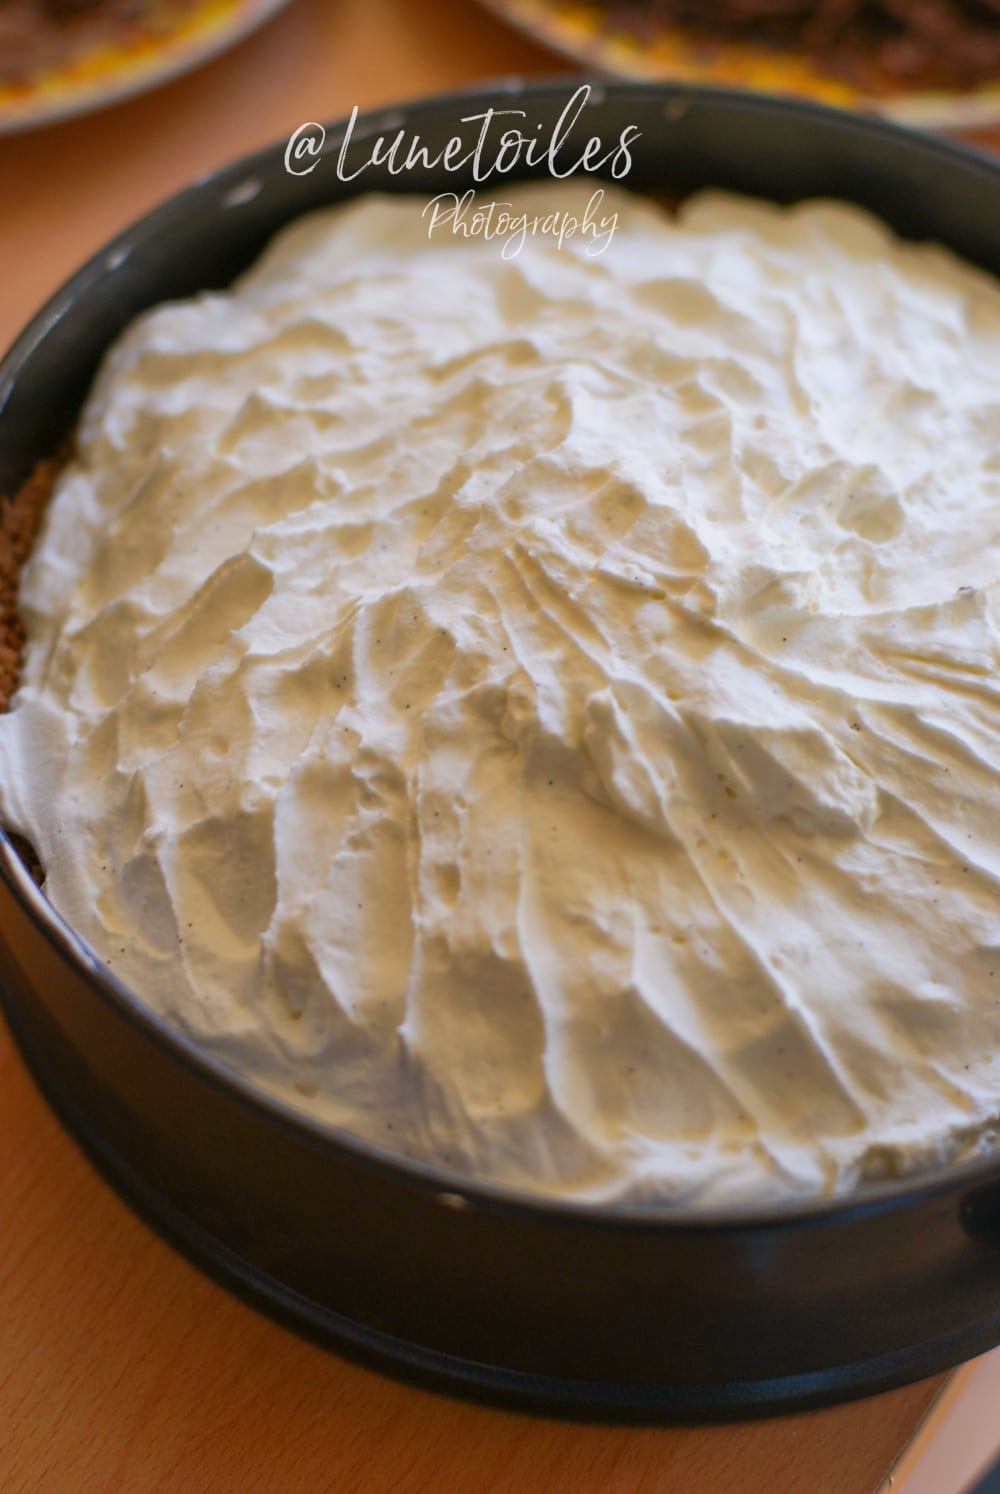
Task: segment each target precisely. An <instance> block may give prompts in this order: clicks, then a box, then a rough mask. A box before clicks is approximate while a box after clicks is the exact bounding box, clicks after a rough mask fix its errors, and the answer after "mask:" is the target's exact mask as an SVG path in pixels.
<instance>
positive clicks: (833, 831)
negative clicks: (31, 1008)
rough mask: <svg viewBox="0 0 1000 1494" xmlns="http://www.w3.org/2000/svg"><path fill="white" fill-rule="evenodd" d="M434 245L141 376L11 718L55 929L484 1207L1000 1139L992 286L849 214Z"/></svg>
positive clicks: (762, 1182)
mask: <svg viewBox="0 0 1000 1494" xmlns="http://www.w3.org/2000/svg"><path fill="white" fill-rule="evenodd" d="M589 194H590V189H589V188H584V187H577V186H572V185H563V186H557V185H554V184H547V185H544V186H539V187H533V188H518V189H515V190H514V191H512V192H510V193H509V194H505V195H509V198H510V200H511V201H512V202H513V204H514V206H515V207H516V208H517V209H523V210H524V211H526V212H529V213H545V212H548V211H553V210H556V209H559V210H563V211H569V210H575V211H578V212H582V210H583V207H584V204H585V200H586V199H587V198H588V196H589ZM422 207H423V204H422V202H419V201H408V200H402V199H388V198H386V199H380V198H377V197H376V198H368V199H363V200H359V201H356V202H353V203H351V204H349V205H347V206H343V207H338V208H335V209H332V210H330V211H326V212H323V213H320V214H319V215H317V216H313V217H310V218H307V219H305V220H304V221H302V222H300V223H297V224H296V225H294V226H293V227H291V228H290V229H288V230H287V231H286V232H284V233H283V234H282V235H281V236H280V237H279V238H278V240H277V241H276V242H275V243H274V244H273V245H272V246H271V247H270V249H269V250H268V251H267V252H266V253H265V255H264V257H263V258H262V260H261V261H260V262H259V264H257V266H256V267H255V268H254V269H252V270H251V271H250V272H249V273H248V274H246V275H245V276H244V277H243V278H242V279H241V280H240V281H239V282H238V283H237V285H236V286H235V288H234V289H233V290H231V291H230V292H228V293H226V294H211V295H204V296H201V297H199V298H198V299H197V300H194V301H191V302H189V303H185V304H178V305H168V306H165V307H162V308H161V309H159V310H156V311H154V312H152V313H150V314H148V315H145V316H143V317H142V318H141V319H140V320H139V321H138V322H137V323H136V324H135V325H134V326H133V327H132V328H131V330H130V331H128V333H127V334H126V335H125V336H124V337H123V338H122V339H121V341H120V342H119V343H118V345H117V346H116V347H115V348H114V349H113V351H112V352H111V354H110V356H109V357H108V359H107V361H106V364H105V366H104V368H103V371H102V372H101V374H100V377H99V379H98V381H97V384H96V387H95V389H94V391H93V393H92V395H91V397H90V399H89V402H88V404H87V406H86V409H85V412H84V415H83V418H82V422H81V425H80V430H79V450H78V455H77V457H76V459H75V460H74V461H73V463H72V464H71V465H70V466H69V468H68V469H67V470H66V471H65V473H64V475H63V476H62V479H61V481H60V483H59V486H58V491H57V493H56V496H55V498H54V500H53V503H52V506H51V511H50V513H49V515H48V521H47V525H46V528H45V532H44V537H43V540H42V542H41V544H40V546H39V549H38V551H37V553H36V555H35V557H34V559H33V560H32V562H31V564H30V566H29V568H28V571H27V573H26V575H25V578H24V586H23V594H22V595H23V610H24V614H25V618H26V620H27V623H28V626H29V630H30V638H31V642H30V651H29V654H28V658H27V664H26V670H25V676H24V681H23V684H22V687H21V690H20V692H19V695H18V698H17V701H16V705H15V708H14V710H13V711H12V712H11V714H10V715H9V716H8V717H7V718H6V719H4V720H3V721H2V723H0V768H2V774H0V776H2V780H3V809H4V813H5V815H6V818H7V820H8V822H9V823H12V824H13V825H14V826H15V827H16V828H18V829H19V830H21V831H23V832H25V833H26V834H27V835H29V836H30V837H31V839H32V840H33V841H34V842H35V844H36V846H37V849H38V851H39V853H40V855H41V858H42V860H43V862H44V864H45V866H46V867H47V869H48V890H49V893H50V896H51V898H52V900H53V902H54V903H55V905H56V906H57V907H58V908H59V909H60V910H61V911H62V913H64V914H65V916H66V917H67V919H68V920H69V921H70V922H71V923H72V924H73V925H74V926H75V927H76V928H77V929H78V930H79V931H80V932H81V933H82V934H83V935H84V936H85V937H86V939H87V940H89V941H90V943H91V944H92V945H93V947H94V948H95V950H97V951H98V952H99V953H100V955H101V956H102V958H104V959H105V960H106V961H107V963H108V965H109V966H110V968H111V969H112V970H113V971H115V972H116V973H117V974H118V975H120V976H121V977H122V978H123V979H124V980H126V981H127V982H128V983H129V984H130V985H131V986H132V987H133V988H134V990H135V991H136V992H137V993H138V994H139V995H140V996H141V997H142V998H143V999H144V1000H145V1001H147V1002H149V1003H150V1004H151V1005H152V1006H153V1007H155V1008H156V1009H157V1010H158V1011H160V1012H161V1013H163V1014H164V1015H165V1016H166V1017H167V1018H168V1019H169V1020H170V1021H171V1022H173V1023H174V1024H176V1025H177V1026H178V1027H179V1028H181V1029H182V1030H183V1031H184V1032H186V1033H188V1034H190V1035H191V1036H193V1037H194V1038H195V1039H196V1040H197V1041H198V1042H199V1043H201V1044H203V1045H204V1047H205V1048H206V1049H207V1050H208V1051H210V1052H212V1053H213V1054H215V1055H217V1056H218V1057H221V1058H222V1059H223V1060H224V1061H225V1062H227V1063H229V1064H231V1065H232V1066H234V1067H236V1068H239V1069H240V1070H242V1071H244V1072H246V1073H248V1074H249V1075H251V1076H252V1077H253V1079H254V1080H256V1081H257V1082H259V1083H260V1084H261V1085H263V1086H265V1087H267V1088H268V1089H270V1090H272V1091H276V1092H277V1093H278V1094H280V1095H282V1096H284V1097H286V1098H287V1099H289V1100H291V1101H292V1102H293V1103H294V1104H295V1105H297V1106H300V1107H302V1108H304V1109H306V1110H308V1111H309V1112H311V1113H313V1114H315V1115H317V1116H319V1117H322V1118H324V1119H325V1120H326V1121H328V1122H329V1123H332V1124H334V1125H336V1126H338V1127H343V1128H345V1129H346V1130H348V1131H349V1132H351V1133H353V1134H355V1135H358V1136H361V1137H364V1138H367V1139H369V1140H374V1141H375V1142H377V1143H379V1144H380V1145H383V1146H386V1147H388V1148H390V1149H393V1150H395V1151H398V1152H402V1153H405V1154H407V1155H411V1156H417V1157H422V1158H429V1159H433V1160H437V1161H438V1162H443V1163H445V1164H448V1165H450V1166H451V1167H453V1168H456V1169H459V1170H460V1171H462V1172H464V1173H467V1174H470V1175H473V1176H475V1177H477V1178H480V1179H491V1180H497V1181H500V1182H502V1183H504V1184H512V1185H516V1186H522V1187H527V1188H530V1189H534V1190H538V1191H540V1192H542V1193H550V1194H561V1195H565V1196H568V1197H579V1198H590V1199H602V1198H609V1197H615V1196H625V1197H629V1198H636V1199H638V1198H645V1199H660V1200H664V1201H687V1200H699V1201H721V1200H733V1199H745V1198H749V1197H755V1196H756V1197H763V1196H769V1197H774V1196H778V1195H788V1194H803V1195H808V1194H821V1193H828V1192H833V1191H836V1190H841V1189H845V1188H849V1187H852V1186H854V1185H855V1184H856V1183H857V1182H858V1180H859V1179H861V1178H863V1177H868V1176H873V1175H880V1174H884V1173H886V1172H895V1171H901V1170H905V1169H908V1168H911V1167H916V1166H922V1165H926V1164H928V1163H931V1162H933V1161H935V1160H938V1159H941V1160H943V1159H948V1158H952V1157H954V1156H957V1155H960V1154H963V1153H966V1152H968V1151H969V1150H970V1149H974V1148H976V1147H982V1146H984V1145H989V1144H991V1143H992V1139H993V1136H992V1128H993V1126H994V1124H995V1122H996V1120H997V1115H998V1110H1000V794H998V792H997V784H998V775H1000V658H998V597H1000V591H998V588H997V576H998V569H1000V455H998V453H1000V447H998V434H1000V292H998V288H997V286H996V285H995V284H993V283H992V282H991V281H989V280H988V279H987V278H986V277H985V276H982V275H980V274H978V273H977V272H974V271H973V270H971V269H969V268H966V267H963V266H962V265H960V264H959V263H958V262H957V261H956V260H954V259H952V258H951V257H949V256H948V255H947V254H945V253H944V252H943V251H940V250H936V249H932V248H920V247H914V246H904V245H902V244H900V243H898V242H896V241H895V240H894V239H893V238H892V237H891V236H890V235H889V233H888V232H887V231H886V230H884V229H883V228H882V227H880V226H879V225H878V224H877V223H876V222H875V221H874V220H873V219H871V218H868V217H866V216H865V215H863V214H862V213H861V212H859V211H857V210H855V209H852V208H848V207H845V206H838V205H833V204H822V203H820V204H812V205H806V206H800V207H797V208H794V209H792V210H786V209H779V208H776V207H771V206H766V205H762V204H754V203H751V202H746V201H741V200H739V199H735V198H729V197H726V196H722V195H709V196H703V197H699V198H697V199H695V200H694V201H692V202H691V203H690V204H689V205H688V206H687V207H686V208H685V209H684V211H683V213H682V214H681V216H680V218H679V219H678V220H676V221H675V220H674V219H672V218H671V217H669V216H668V215H666V214H665V213H664V212H662V211H660V210H659V209H658V208H656V207H655V206H653V205H652V204H650V203H647V202H643V201H641V200H639V199H635V198H630V197H628V196H626V195H625V194H623V193H620V192H617V191H615V192H609V194H608V200H607V203H606V204H605V211H607V212H610V211H612V210H614V211H617V212H618V214H619V225H618V230H617V232H616V234H615V237H614V241H613V243H611V244H610V245H609V246H608V247H607V249H606V252H604V253H603V254H602V255H600V256H599V257H597V256H588V255H587V253H586V243H585V241H583V240H576V241H567V242H565V243H564V245H563V246H562V248H561V249H559V248H557V247H556V246H555V245H554V244H553V243H551V242H546V240H545V239H544V236H541V235H538V236H534V237H529V238H527V240H526V242H525V244H524V246H523V250H522V252H520V253H519V254H518V255H517V256H516V257H514V258H509V259H504V258H503V256H502V255H501V253H500V246H499V245H498V244H497V243H495V242H483V241H477V240H475V239H473V238H467V239H463V238H462V237H461V236H460V235H458V234H456V235H453V236H452V235H449V236H448V237H443V236H441V235H435V237H434V239H433V241H429V240H428V237H427V232H426V223H425V221H424V220H423V219H422V217H421V209H422Z"/></svg>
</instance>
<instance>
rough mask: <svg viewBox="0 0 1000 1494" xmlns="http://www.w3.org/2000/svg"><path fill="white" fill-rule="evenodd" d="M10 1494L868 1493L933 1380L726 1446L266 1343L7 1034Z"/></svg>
mask: <svg viewBox="0 0 1000 1494" xmlns="http://www.w3.org/2000/svg"><path fill="white" fill-rule="evenodd" d="M0 1199H2V1209H3V1219H4V1223H3V1228H2V1234H0V1473H2V1477H0V1488H3V1489H4V1490H5V1491H8V1494H36V1491H37V1494H85V1491H89V1490H95V1491H103V1490H109V1491H111V1490H113V1491H115V1494H132V1491H134V1494H160V1491H162V1494H192V1491H194V1494H229V1491H240V1494H249V1491H258V1490H259V1491H261V1494H270V1491H283V1490H295V1491H302V1494H313V1491H316V1494H319V1491H326V1490H329V1491H332V1494H353V1491H357V1494H381V1491H383V1490H384V1491H390V1490H391V1491H394V1494H395V1491H399V1494H437V1491H452V1490H454V1491H463V1494H464V1491H467V1490H468V1491H479V1490H484V1491H491V1494H493V1491H496V1494H517V1491H539V1494H589V1491H601V1494H618V1491H621V1494H654V1491H655V1494H714V1491H719V1494H724V1491H734V1494H753V1491H758V1490H759V1491H761V1494H869V1491H871V1490H874V1488H875V1487H876V1485H877V1484H878V1483H879V1481H880V1479H881V1478H882V1476H883V1475H884V1474H885V1472H886V1471H887V1469H888V1467H889V1464H890V1462H891V1460H892V1458H893V1456H894V1455H895V1454H896V1453H897V1452H898V1451H899V1449H900V1448H901V1447H902V1445H903V1443H904V1441H905V1440H906V1437H907V1436H908V1434H909V1433H910V1431H911V1430H912V1428H913V1426H914V1425H915V1423H916V1421H917V1419H918V1417H919V1416H920V1414H921V1413H922V1412H923V1411H924V1409H925V1408H926V1407H927V1405H928V1404H929V1402H930V1401H931V1398H932V1397H933V1395H934V1394H935V1392H936V1390H937V1388H938V1384H939V1382H938V1381H925V1382H924V1383H923V1384H921V1385H918V1386H915V1387H911V1388H910V1389H907V1390H903V1391H896V1392H894V1393H892V1394H891V1395H885V1396H879V1397H876V1398H874V1399H871V1400H867V1401H863V1402H858V1403H856V1404H854V1405H852V1406H845V1407H838V1408H835V1409H833V1410H828V1411H822V1412H817V1413H813V1414H811V1415H806V1416H796V1417H789V1418H785V1419H783V1420H774V1421H765V1422H756V1423H751V1424H744V1425H732V1426H725V1427H712V1428H708V1427H697V1428H683V1429H666V1430H663V1429H645V1428H644V1429H638V1430H637V1429H628V1428H608V1427H594V1426H578V1425H575V1424H572V1423H560V1422H555V1421H548V1420H543V1419H539V1418H533V1417H527V1416H518V1415H513V1414H510V1413H506V1412H500V1411H494V1410H490V1409H487V1408H483V1407H479V1406H474V1405H468V1404H464V1403H460V1402H458V1401H452V1400H449V1399H447V1398H445V1397H443V1396H438V1395H434V1394H431V1393H428V1392H425V1391H420V1390H415V1389H413V1388H411V1387H408V1386H403V1385H400V1384H397V1383H395V1382H394V1381H391V1380H389V1379H387V1378H384V1377H382V1376H379V1375H376V1374H373V1373H371V1372H370V1371H367V1370H363V1369H360V1368H358V1367H357V1366H355V1365H353V1364H349V1363H348V1362H347V1361H345V1360H342V1359H340V1358H339V1357H337V1356H336V1355H333V1354H330V1353H326V1352H324V1351H323V1350H321V1349H318V1348H315V1347H313V1346H312V1345H310V1344H307V1343H304V1342H302V1341H300V1340H298V1339H297V1338H295V1337H294V1336H293V1335H292V1334H290V1333H288V1332H286V1331H285V1330H284V1329H282V1328H278V1327H276V1326H275V1325H274V1324H272V1323H270V1322H268V1321H267V1320H266V1319H264V1318H262V1317H260V1316H259V1315H258V1314H256V1313H255V1312H253V1311H251V1310H250V1309H249V1308H247V1307H244V1306H243V1305H242V1304H241V1303H239V1302H237V1301H236V1300H235V1299H234V1298H231V1297H230V1296H229V1295H228V1294H227V1293H225V1292H223V1291H222V1290H220V1289H219V1288H218V1287H216V1286H215V1285H213V1284H212V1283H211V1282H210V1281H209V1280H207V1278H205V1277H203V1276H202V1275H201V1274H200V1273H199V1272H198V1271H196V1270H195V1269H194V1268H193V1267H192V1266H189V1265H188V1264H187V1263H186V1262H185V1261H183V1260H182V1259H181V1258H180V1257H178V1256H177V1255H175V1254H174V1252H173V1251H172V1250H170V1249H169V1248H168V1247H167V1246H166V1245H164V1244H163V1243H162V1242H161V1241H160V1240H159V1239H158V1238H157V1237H156V1236H154V1235H153V1234H152V1233H151V1232H150V1231H148V1230H147V1229H146V1228H145V1226H144V1225H142V1224H141V1223H140V1222H139V1221H138V1220H137V1219H135V1218H134V1217H133V1215H132V1214H131V1213H130V1212H129V1210H128V1209H127V1208H126V1207H125V1206H124V1205H123V1204H122V1203H120V1202H119V1200H118V1199H117V1197H116V1196H115V1195H114V1194H113V1193H112V1192H111V1190H110V1189H109V1188H107V1187H106V1185H105V1184H104V1183H103V1181H101V1179H100V1178H98V1176H97V1175H96V1174H95V1173H94V1172H93V1171H92V1170H91V1168H90V1166H89V1165H88V1163H87V1162H86V1161H85V1160H84V1158H83V1156H82V1155H81V1154H80V1153H79V1151H78V1150H77V1149H76V1147H75V1145H74V1144H73V1142H71V1141H70V1139H69V1138H68V1137H67V1136H66V1135H65V1134H64V1133H63V1132H62V1130H61V1129H60V1127H59V1126H58V1124H57V1123H56V1121H55V1120H54V1118H53V1117H52V1116H51V1114H50V1112H49V1111H48V1109H47V1108H46V1106H45V1103H44V1102H43V1100H42V1099H41V1097H40V1096H39V1095H38V1094H37V1092H36V1091H35V1089H34V1087H33V1085H32V1083H31V1080H30V1079H29V1077H28V1075H27V1073H26V1072H25V1070H24V1068H23V1066H22V1064H21V1062H20V1059H19V1058H18V1057H17V1056H16V1054H15V1053H14V1051H13V1048H12V1045H11V1042H10V1039H9V1037H8V1035H7V1033H6V1030H5V1029H4V1030H2V1031H0Z"/></svg>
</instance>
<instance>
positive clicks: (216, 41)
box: [0, 0, 288, 134]
mask: <svg viewBox="0 0 1000 1494" xmlns="http://www.w3.org/2000/svg"><path fill="white" fill-rule="evenodd" d="M287 4H288V0H201V3H200V4H195V5H193V6H192V7H191V8H188V9H186V10H185V11H184V13H183V14H179V15H178V17H177V19H176V21H174V22H172V23H170V24H169V25H166V26H165V25H163V24H156V25H153V24H150V25H143V24H142V23H141V22H137V23H136V24H135V25H134V26H133V27H131V28H130V29H129V32H128V34H126V35H124V36H123V37H122V38H121V39H119V40H116V41H115V42H114V43H109V42H108V41H106V40H96V41H94V42H93V43H92V44H90V45H88V46H86V47H85V48H84V49H83V50H81V51H78V52H77V53H76V55H74V56H73V58H72V59H70V60H69V61H67V62H65V63H63V64H61V65H57V66H53V67H50V68H46V69H45V70H44V71H42V70H39V71H37V72H35V73H34V74H32V75H30V76H27V77H25V78H24V79H23V80H18V81H17V82H10V81H4V79H3V78H0V134H7V133H10V132H11V131H14V130H22V129H28V128H30V127H31V126H33V125H41V124H49V123H51V122H53V121H55V120H61V119H64V118H66V117H67V116H69V115H73V114H83V113H86V112H87V111H89V110H91V109H100V108H103V107H104V106H105V105H107V104H112V103H117V102H118V101H119V100H121V99H124V98H128V97H129V96H131V95H132V94H136V93H144V92H145V91H146V90H147V89H149V88H154V87H156V86H157V85H158V84H160V83H165V82H167V80H168V79H170V78H174V77H176V76H177V75H178V74H179V73H183V72H187V71H188V69H189V68H193V67H197V66H198V65H199V64H200V63H202V62H207V61H208V59H209V58H210V57H214V56H215V54H216V53H217V52H221V51H223V50H224V49H225V48H226V47H231V46H233V45H234V44H235V43H236V42H237V41H239V40H240V39H241V38H242V37H244V36H246V35H248V34H249V32H251V31H253V30H254V29H255V28H256V27H257V26H259V25H260V24H261V23H262V22H263V21H265V20H267V19H268V17H269V16H272V15H274V13H275V12H276V11H278V10H281V9H282V8H283V7H284V6H285V5H287Z"/></svg>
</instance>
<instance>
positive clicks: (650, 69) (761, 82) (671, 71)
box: [480, 0, 1000, 130]
mask: <svg viewBox="0 0 1000 1494" xmlns="http://www.w3.org/2000/svg"><path fill="white" fill-rule="evenodd" d="M480 3H481V4H483V5H485V6H486V7H487V8H488V9H489V10H492V11H493V12H494V14H496V15H499V16H502V17H503V18H504V19H505V20H507V21H509V22H511V23H512V24H513V25H515V26H518V27H520V28H521V30H523V31H526V32H527V33H528V34H529V35H531V36H533V37H534V38H536V40H538V41H541V42H544V43H545V44H546V45H547V46H549V47H552V48H554V49H555V50H556V51H558V52H561V53H563V54H564V55H565V56H568V57H572V58H574V59H575V60H577V61H579V62H583V63H586V64H587V65H588V67H590V68H591V69H596V70H597V71H599V72H602V73H607V74H611V75H613V76H617V77H622V78H635V79H639V80H645V81H659V82H675V81H676V82H682V83H693V84H699V83H706V84H712V85H715V86H716V87H723V88H748V89H751V90H754V91H755V92H760V93H780V94H791V95H793V96H796V97H798V98H807V99H815V100H817V101H818V102H820V103H825V104H833V105H839V106H840V107H841V108H846V109H861V110H865V111H867V112H870V113H875V114H880V115H882V116H883V117H884V118H887V119H892V120H895V121H896V122H897V123H899V124H907V125H914V126H917V127H918V128H923V129H942V130H962V129H975V128H980V127H982V126H985V125H991V124H1000V78H998V79H997V81H996V82H995V83H989V84H986V85H983V86H980V87H977V88H973V89H970V90H968V91H964V92H954V91H945V90H926V91H925V90H920V91H910V90H906V89H904V88H902V87H897V88H895V89H893V90H892V91H891V92H890V91H888V90H887V91H886V92H884V93H878V94H875V93H871V92H866V91H865V89H864V88H862V87H861V86H859V85H856V84H853V83H851V82H850V81H849V80H847V79H845V78H841V77H838V76H835V75H834V74H833V73H831V72H830V71H827V70H826V69H824V68H823V66H822V63H821V60H820V59H818V58H816V59H814V58H810V57H808V56H806V55H805V54H792V53H790V52H786V51H779V50H777V49H775V48H768V47H765V46H758V45H751V44H749V43H740V42H733V41H729V42H721V41H720V42H719V43H718V44H712V45H709V44H707V43H706V42H705V41H704V40H703V39H695V38H693V37H692V36H691V35H690V34H689V33H687V32H685V31H684V30H683V29H682V28H680V27H677V26H670V25H668V24H666V23H665V22H664V21H663V20H661V19H657V17H656V16H655V15H652V14H648V15H644V16H641V18H640V16H639V6H635V17H636V19H635V22H634V24H633V20H632V17H631V16H630V15H629V7H628V6H627V5H625V4H620V3H619V4H610V3H601V0H480Z"/></svg>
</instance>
